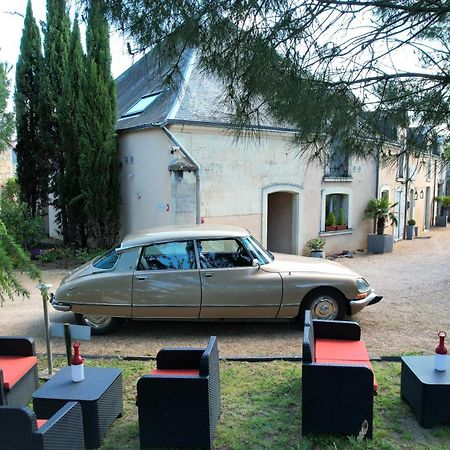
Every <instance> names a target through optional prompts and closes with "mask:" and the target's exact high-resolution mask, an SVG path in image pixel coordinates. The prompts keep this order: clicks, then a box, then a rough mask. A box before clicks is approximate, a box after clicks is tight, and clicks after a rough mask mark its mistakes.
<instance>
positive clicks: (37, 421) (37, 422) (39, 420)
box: [36, 419, 47, 428]
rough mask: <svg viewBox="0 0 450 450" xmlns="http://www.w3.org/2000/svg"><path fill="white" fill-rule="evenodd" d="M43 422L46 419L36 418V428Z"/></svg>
mask: <svg viewBox="0 0 450 450" xmlns="http://www.w3.org/2000/svg"><path fill="white" fill-rule="evenodd" d="M45 422H47V420H46V419H37V420H36V425H37V427H38V428H41V427H42V425H44V423H45Z"/></svg>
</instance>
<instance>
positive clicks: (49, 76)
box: [39, 0, 70, 243]
mask: <svg viewBox="0 0 450 450" xmlns="http://www.w3.org/2000/svg"><path fill="white" fill-rule="evenodd" d="M69 40H70V21H69V16H68V11H67V9H66V1H65V0H47V23H46V27H45V38H44V56H45V70H44V71H43V77H42V84H41V99H40V124H39V130H40V133H41V136H42V142H43V145H44V149H45V151H46V153H47V155H48V159H49V161H50V163H51V168H50V169H51V173H50V177H51V179H50V190H51V193H52V194H53V205H54V206H55V207H56V208H57V210H58V213H57V216H56V218H57V221H58V223H59V225H60V227H61V230H62V235H63V239H64V242H65V243H68V242H69V236H68V227H67V223H68V222H67V199H66V198H65V197H64V195H63V192H62V190H63V189H62V179H63V178H64V174H65V170H66V169H65V156H66V155H65V150H64V144H63V142H62V136H63V135H64V133H65V131H64V129H63V126H62V123H61V111H62V109H63V108H64V107H65V99H64V88H63V85H64V78H65V75H66V71H67V62H68V51H69ZM61 177H62V178H61Z"/></svg>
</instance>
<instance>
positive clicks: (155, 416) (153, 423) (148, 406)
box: [136, 336, 220, 449]
mask: <svg viewBox="0 0 450 450" xmlns="http://www.w3.org/2000/svg"><path fill="white" fill-rule="evenodd" d="M156 364H157V369H156V370H154V371H153V372H152V373H151V374H149V375H144V376H142V377H141V378H140V379H139V380H138V382H137V399H136V404H137V406H138V415H139V436H140V444H141V448H147V447H177V448H190V447H196V448H199V447H200V448H208V449H210V448H211V443H212V440H213V435H214V433H215V430H216V425H217V421H218V419H219V416H220V379H219V351H218V348H217V340H216V337H215V336H212V337H211V338H210V339H209V342H208V346H207V347H206V348H203V349H193V348H172V349H168V348H165V349H162V350H160V351H159V352H158V354H157V356H156Z"/></svg>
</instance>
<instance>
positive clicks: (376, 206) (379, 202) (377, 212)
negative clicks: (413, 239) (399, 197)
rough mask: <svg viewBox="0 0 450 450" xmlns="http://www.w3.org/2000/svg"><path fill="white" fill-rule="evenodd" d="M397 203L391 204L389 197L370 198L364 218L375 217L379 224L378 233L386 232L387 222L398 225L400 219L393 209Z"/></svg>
mask: <svg viewBox="0 0 450 450" xmlns="http://www.w3.org/2000/svg"><path fill="white" fill-rule="evenodd" d="M396 205H397V203H393V204H392V205H390V204H389V200H388V199H387V198H373V199H371V200H369V203H368V204H367V208H366V210H365V211H364V219H374V220H375V222H376V225H377V234H384V227H385V224H386V222H387V221H388V222H390V223H391V224H392V225H397V223H398V220H397V217H396V215H395V213H394V212H393V211H392V209H393V208H394V207H395V206H396Z"/></svg>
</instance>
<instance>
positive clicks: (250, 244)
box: [242, 236, 274, 265]
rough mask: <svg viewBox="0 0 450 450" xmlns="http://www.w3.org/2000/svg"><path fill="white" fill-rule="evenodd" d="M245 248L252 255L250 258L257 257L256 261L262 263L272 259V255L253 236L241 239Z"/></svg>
mask: <svg viewBox="0 0 450 450" xmlns="http://www.w3.org/2000/svg"><path fill="white" fill-rule="evenodd" d="M242 243H243V244H244V246H245V248H246V249H247V250H248V251H249V253H250V254H251V255H252V258H254V259H257V260H258V263H259V264H261V265H263V264H267V263H269V262H270V261H273V259H274V256H273V255H272V253H270V252H269V251H268V250H266V249H265V248H264V247H263V246H262V245H261V244H260V243H259V242H258V241H257V240H256V239H255V238H254V237H253V236H248V237H246V238H244V239H242Z"/></svg>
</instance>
